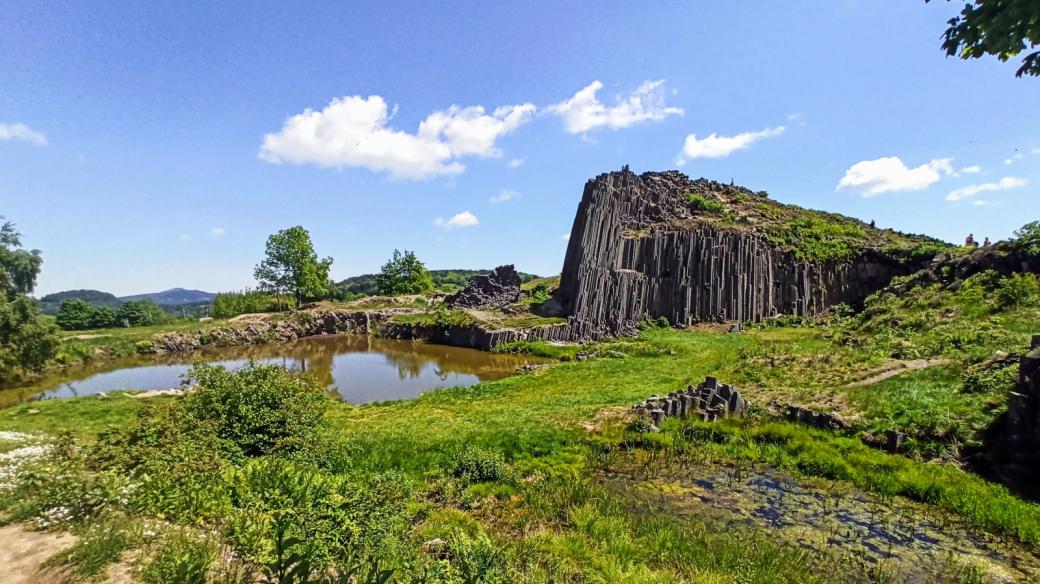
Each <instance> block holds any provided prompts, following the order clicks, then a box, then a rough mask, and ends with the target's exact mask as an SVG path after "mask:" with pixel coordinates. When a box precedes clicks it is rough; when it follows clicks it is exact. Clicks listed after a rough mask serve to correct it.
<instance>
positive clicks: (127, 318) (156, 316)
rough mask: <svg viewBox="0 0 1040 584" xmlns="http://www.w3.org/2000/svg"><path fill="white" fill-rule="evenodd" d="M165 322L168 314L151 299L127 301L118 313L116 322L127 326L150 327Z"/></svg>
mask: <svg viewBox="0 0 1040 584" xmlns="http://www.w3.org/2000/svg"><path fill="white" fill-rule="evenodd" d="M165 320H166V313H165V312H163V309H162V308H159V305H158V304H156V303H155V301H154V300H152V299H151V298H145V299H143V300H127V301H126V302H124V303H123V305H122V306H120V307H119V312H117V313H116V321H117V322H121V323H125V324H126V326H149V325H153V324H159V323H161V322H164V321H165Z"/></svg>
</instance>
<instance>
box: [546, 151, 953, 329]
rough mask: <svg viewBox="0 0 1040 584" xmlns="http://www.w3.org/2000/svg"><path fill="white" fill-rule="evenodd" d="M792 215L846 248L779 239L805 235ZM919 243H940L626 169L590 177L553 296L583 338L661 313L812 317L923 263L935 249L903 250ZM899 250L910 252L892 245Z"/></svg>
mask: <svg viewBox="0 0 1040 584" xmlns="http://www.w3.org/2000/svg"><path fill="white" fill-rule="evenodd" d="M794 213H797V214H800V215H794ZM790 217H796V218H795V219H792V220H791V221H792V225H793V226H794V227H792V229H794V228H796V227H799V226H800V227H801V228H803V229H805V228H806V227H805V226H808V227H809V228H813V229H816V230H817V231H819V230H820V229H822V230H823V231H824V232H825V233H836V235H834V236H833V238H832V239H833V241H823V243H824V244H829V245H832V248H833V249H837V250H839V251H841V252H843V253H844V255H842V256H836V257H825V258H821V259H817V260H814V259H813V258H807V257H805V256H806V255H811V254H807V253H805V252H804V250H799V249H793V250H792V249H785V247H784V246H783V245H779V244H778V243H777V242H776V241H775V240H776V239H777V238H788V239H789V240H790V239H793V240H795V241H796V242H797V241H798V240H799V238H800V237H801V236H800V235H799V234H798V233H800V232H798V233H795V232H793V231H792V233H785V232H784V231H783V230H784V229H785V228H786V226H785V225H784V224H783V221H784V220H786V219H789V218H790ZM821 218H822V219H821ZM770 221H771V222H770ZM819 226H822V228H821V227H819ZM828 230H829V231H828ZM806 233H807V235H806V237H809V236H810V235H812V236H814V237H815V234H816V231H813V232H812V233H808V232H806ZM821 241H822V240H821ZM809 243H817V242H816V241H815V240H813V241H812V242H809ZM918 244H928V245H932V246H938V245H941V244H939V243H938V242H935V241H934V240H927V239H926V238H913V237H909V236H904V235H902V234H897V233H895V232H892V231H882V230H878V229H874V228H873V227H872V226H867V225H865V224H862V223H861V222H858V221H855V220H852V219H849V218H847V217H841V216H838V215H832V214H826V213H820V212H815V211H806V210H804V209H799V208H797V207H790V206H785V205H781V204H779V203H776V202H773V201H771V200H769V199H768V198H767V196H766V195H765V194H764V193H754V192H752V191H750V190H748V189H744V188H741V187H735V186H732V185H723V184H720V183H716V182H713V181H708V180H705V179H698V180H690V179H689V178H687V177H686V176H685V175H683V174H682V173H679V172H676V171H670V172H662V173H645V174H642V175H638V176H637V175H636V174H634V173H632V172H630V171H629V170H628V169H627V168H626V169H624V170H622V171H621V172H613V173H608V174H603V175H600V176H598V177H596V178H595V179H593V180H590V181H589V182H588V183H586V185H585V192H584V195H583V196H582V200H581V203H580V205H579V206H578V213H577V216H576V217H575V219H574V225H573V228H572V229H571V235H570V243H569V244H568V248H567V255H566V257H565V260H564V265H563V272H562V276H561V282H560V288H559V290H558V291H557V294H556V301H557V302H558V303H559V306H560V308H561V310H562V312H563V313H564V314H566V315H568V316H569V317H570V321H571V322H570V326H571V330H572V335H571V336H572V337H573V338H576V339H588V338H598V337H601V336H603V335H607V334H625V333H629V332H631V331H632V329H633V328H634V327H635V325H636V324H637V323H638V322H640V321H642V320H644V319H646V318H658V317H661V316H664V317H666V318H667V319H668V321H669V322H670V323H672V324H673V325H680V326H685V325H689V324H693V323H697V322H704V321H713V322H719V321H756V320H761V319H763V318H767V317H771V316H776V315H780V314H793V315H812V314H815V313H818V312H820V311H822V310H824V309H826V308H827V307H829V306H832V305H834V304H837V303H842V302H844V303H849V304H856V303H860V302H861V301H862V300H863V299H864V298H865V297H866V296H867V295H869V294H870V293H872V292H875V291H877V290H879V289H881V288H883V287H885V286H886V285H888V284H889V282H890V281H891V280H892V278H893V277H894V276H899V275H905V274H910V273H912V272H913V271H915V270H917V269H920V268H921V267H924V265H926V264H927V260H929V259H931V257H932V255H927V256H926V257H925V254H922V253H920V252H917V251H907V250H911V249H912V246H913V245H918ZM818 248H819V247H818V246H817V247H814V248H811V249H809V251H810V252H815V251H816V250H817V249H818ZM897 248H898V249H899V250H901V251H903V252H904V253H901V254H894V253H890V251H891V250H895V249H897ZM828 249H830V248H828ZM800 252H802V253H800ZM817 255H819V254H817ZM933 255H934V254H933ZM897 258H898V259H897Z"/></svg>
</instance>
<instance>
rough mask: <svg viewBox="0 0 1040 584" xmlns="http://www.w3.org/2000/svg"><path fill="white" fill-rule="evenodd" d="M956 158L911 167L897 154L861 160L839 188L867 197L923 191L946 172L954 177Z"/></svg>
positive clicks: (935, 160)
mask: <svg viewBox="0 0 1040 584" xmlns="http://www.w3.org/2000/svg"><path fill="white" fill-rule="evenodd" d="M952 163H953V159H952V158H936V159H934V160H931V161H930V162H927V163H925V164H922V165H920V166H915V167H914V168H909V167H907V166H906V164H903V161H902V160H900V159H899V157H897V156H887V157H884V158H878V159H876V160H863V161H861V162H857V163H856V164H853V165H852V166H851V167H849V169H848V170H846V171H845V176H843V177H842V179H841V181H840V182H839V183H838V188H837V190H839V191H842V190H851V191H855V192H858V193H859V194H860V195H862V196H863V197H865V198H867V197H873V196H875V195H879V194H881V193H888V192H901V191H920V190H922V189H926V188H928V187H929V186H931V185H933V184H935V183H936V182H938V181H939V179H940V178H942V175H947V176H954V175H956V174H957V171H956V170H954V168H953V164H952Z"/></svg>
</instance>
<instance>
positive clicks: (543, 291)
mask: <svg viewBox="0 0 1040 584" xmlns="http://www.w3.org/2000/svg"><path fill="white" fill-rule="evenodd" d="M527 297H528V298H530V299H531V302H532V303H533V304H542V303H545V302H548V301H549V300H551V299H552V293H550V292H549V287H548V286H546V285H545V284H542V283H539V284H537V285H536V286H535V287H534V288H532V289H531V290H529V291H527Z"/></svg>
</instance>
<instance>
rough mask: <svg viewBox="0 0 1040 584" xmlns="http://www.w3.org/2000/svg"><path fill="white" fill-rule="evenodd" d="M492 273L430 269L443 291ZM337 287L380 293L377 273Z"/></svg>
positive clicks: (524, 278)
mask: <svg viewBox="0 0 1040 584" xmlns="http://www.w3.org/2000/svg"><path fill="white" fill-rule="evenodd" d="M490 273H491V270H430V276H432V277H433V286H434V287H435V288H436V289H437V290H440V291H442V292H454V291H455V290H458V289H459V288H462V287H463V286H465V285H466V283H467V282H469V281H470V280H471V279H472V278H473V276H477V275H480V274H490ZM536 278H538V276H536V275H535V274H527V273H524V272H520V280H521V281H523V282H529V281H531V280H534V279H536ZM336 287H337V288H339V289H340V291H342V292H349V293H352V294H367V295H369V296H375V295H377V294H379V287H378V286H377V285H376V274H362V275H360V276H353V277H351V278H347V279H346V280H343V281H342V282H339V283H338V284H336Z"/></svg>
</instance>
